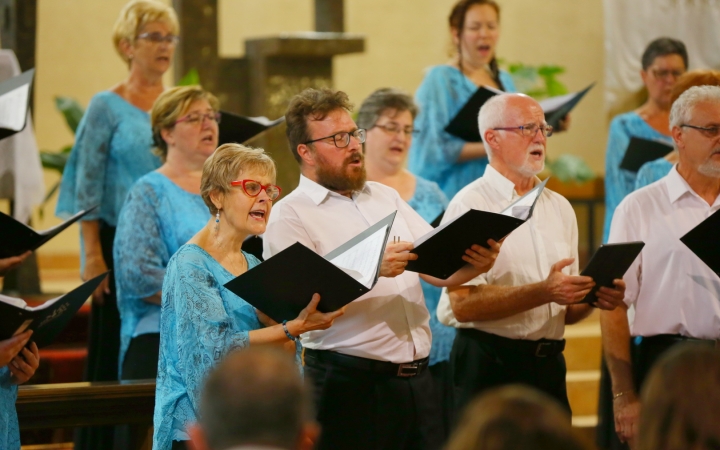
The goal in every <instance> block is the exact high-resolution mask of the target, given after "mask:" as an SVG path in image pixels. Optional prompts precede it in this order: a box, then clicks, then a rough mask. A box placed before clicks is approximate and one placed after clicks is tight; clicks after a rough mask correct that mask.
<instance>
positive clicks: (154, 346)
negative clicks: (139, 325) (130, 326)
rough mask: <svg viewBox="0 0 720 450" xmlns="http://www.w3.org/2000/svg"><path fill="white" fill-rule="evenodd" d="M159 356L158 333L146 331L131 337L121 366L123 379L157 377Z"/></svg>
mask: <svg viewBox="0 0 720 450" xmlns="http://www.w3.org/2000/svg"><path fill="white" fill-rule="evenodd" d="M159 357H160V333H147V334H141V335H140V336H137V337H134V338H132V340H131V341H130V345H129V346H128V349H127V352H125V359H124V360H123V366H122V379H123V380H146V379H155V378H157V368H158V359H159Z"/></svg>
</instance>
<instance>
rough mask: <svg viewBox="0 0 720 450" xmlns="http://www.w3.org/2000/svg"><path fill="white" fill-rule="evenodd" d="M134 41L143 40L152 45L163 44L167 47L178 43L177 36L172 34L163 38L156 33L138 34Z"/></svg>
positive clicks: (178, 38) (160, 34)
mask: <svg viewBox="0 0 720 450" xmlns="http://www.w3.org/2000/svg"><path fill="white" fill-rule="evenodd" d="M135 39H145V40H147V41H150V42H152V43H153V44H160V43H163V42H164V43H166V44H168V45H177V43H178V42H180V37H179V36H175V35H174V34H168V35H167V36H163V34H162V33H158V32H154V33H143V34H138V35H137V36H136V37H135Z"/></svg>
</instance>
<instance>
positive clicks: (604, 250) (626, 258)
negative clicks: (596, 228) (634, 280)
mask: <svg viewBox="0 0 720 450" xmlns="http://www.w3.org/2000/svg"><path fill="white" fill-rule="evenodd" d="M643 247H645V243H644V242H641V241H634V242H623V243H619V244H603V245H601V246H600V248H599V249H598V250H597V251H596V252H595V254H594V255H593V257H592V258H591V259H590V262H589V263H588V265H587V267H585V269H584V270H583V271H582V272H581V273H580V275H584V276H588V277H591V278H592V279H593V281H595V286H594V287H593V288H592V290H591V291H590V292H589V293H588V295H586V296H585V298H584V299H582V300H581V301H580V303H590V304H592V303H595V302H596V301H597V291H598V289H600V288H601V287H603V286H605V287H609V288H612V287H615V285H614V284H613V280H616V279H619V278H622V277H623V276H625V272H627V271H628V269H629V268H630V266H631V265H632V263H633V262H634V261H635V259H636V258H637V256H638V255H639V254H640V251H641V250H642V249H643Z"/></svg>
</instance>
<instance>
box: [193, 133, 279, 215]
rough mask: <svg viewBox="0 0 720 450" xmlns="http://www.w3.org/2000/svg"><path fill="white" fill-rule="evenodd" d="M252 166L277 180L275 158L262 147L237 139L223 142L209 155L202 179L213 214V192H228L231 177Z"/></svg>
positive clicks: (233, 179)
mask: <svg viewBox="0 0 720 450" xmlns="http://www.w3.org/2000/svg"><path fill="white" fill-rule="evenodd" d="M253 170H257V171H259V172H261V173H262V174H263V175H269V176H270V178H272V179H273V182H275V176H276V171H275V170H276V169H275V161H273V159H272V158H271V157H270V155H268V154H267V153H265V150H263V149H261V148H252V147H246V146H244V145H240V144H234V143H233V144H223V145H221V146H220V147H218V148H217V150H215V153H213V154H212V155H210V157H209V158H208V159H207V160H206V161H205V164H203V173H202V179H201V180H200V196H201V197H202V199H203V201H204V202H205V204H206V205H207V207H208V209H209V210H210V214H215V213H216V212H218V209H217V208H216V207H215V205H214V204H213V202H212V200H211V199H210V193H212V192H220V193H222V194H227V193H228V191H229V190H230V182H231V181H235V180H236V179H237V178H236V177H237V176H238V175H239V174H242V173H246V172H251V171H253Z"/></svg>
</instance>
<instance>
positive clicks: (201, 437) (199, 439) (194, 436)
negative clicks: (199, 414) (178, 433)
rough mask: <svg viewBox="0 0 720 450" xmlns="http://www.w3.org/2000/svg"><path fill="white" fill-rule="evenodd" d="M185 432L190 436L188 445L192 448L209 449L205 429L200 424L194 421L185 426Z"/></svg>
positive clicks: (196, 449) (198, 449)
mask: <svg viewBox="0 0 720 450" xmlns="http://www.w3.org/2000/svg"><path fill="white" fill-rule="evenodd" d="M186 431H187V434H188V436H190V442H191V444H190V447H191V449H194V450H210V446H209V445H208V442H207V438H206V437H205V430H203V429H202V428H201V427H200V425H198V424H197V423H194V424H192V425H189V426H188V427H187V430H186Z"/></svg>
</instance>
